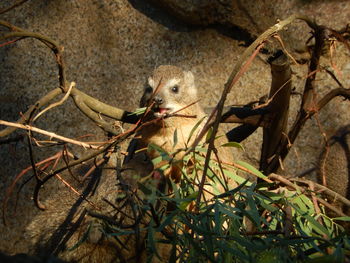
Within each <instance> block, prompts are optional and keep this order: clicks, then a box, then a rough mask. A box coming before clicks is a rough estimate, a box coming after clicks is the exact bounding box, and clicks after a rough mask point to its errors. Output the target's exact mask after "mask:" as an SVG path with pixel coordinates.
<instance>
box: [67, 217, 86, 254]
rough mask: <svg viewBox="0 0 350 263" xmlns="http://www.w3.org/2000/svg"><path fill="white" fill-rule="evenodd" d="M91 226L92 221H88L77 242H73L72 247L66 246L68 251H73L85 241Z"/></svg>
mask: <svg viewBox="0 0 350 263" xmlns="http://www.w3.org/2000/svg"><path fill="white" fill-rule="evenodd" d="M91 227H92V223H91V222H90V224H89V226H88V228H87V230H86V231H85V232H84V234H83V236H82V237H81V239H80V240H78V242H77V243H75V244H74V245H73V246H72V247H70V248H67V250H68V251H73V250H74V249H76V248H77V247H79V246H80V245H81V244H82V243H83V242H84V241H86V240H87V239H88V237H89V234H90V230H91Z"/></svg>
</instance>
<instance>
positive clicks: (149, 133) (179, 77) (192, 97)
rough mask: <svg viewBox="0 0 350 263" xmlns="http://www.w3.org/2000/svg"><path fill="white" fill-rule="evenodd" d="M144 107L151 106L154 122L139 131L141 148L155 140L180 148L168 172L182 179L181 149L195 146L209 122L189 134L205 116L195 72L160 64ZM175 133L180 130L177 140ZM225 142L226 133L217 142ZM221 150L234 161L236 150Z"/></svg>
mask: <svg viewBox="0 0 350 263" xmlns="http://www.w3.org/2000/svg"><path fill="white" fill-rule="evenodd" d="M140 107H150V109H151V112H150V113H151V114H150V115H151V118H150V119H151V120H150V121H152V122H150V123H149V124H148V125H145V126H144V127H142V128H141V129H140V131H139V132H138V134H137V135H136V137H137V138H138V146H137V147H138V149H140V148H146V147H147V146H148V145H149V144H150V143H151V144H153V145H157V146H158V147H161V148H162V149H163V150H164V151H165V152H167V153H174V152H176V155H175V156H174V159H175V161H174V162H173V163H172V165H171V167H170V170H168V171H166V172H165V173H166V174H165V175H166V176H170V177H171V178H172V179H173V180H174V181H175V182H178V181H179V179H180V177H181V171H180V170H179V169H181V167H182V162H181V158H182V157H183V154H184V151H178V150H179V149H186V148H188V147H189V146H191V144H192V142H193V141H194V139H195V137H196V135H197V133H198V132H199V131H200V130H201V128H202V126H203V124H204V122H205V120H204V121H202V123H201V125H199V127H198V128H197V130H196V131H195V132H194V133H193V134H192V137H191V138H189V136H190V134H191V131H192V130H193V128H194V126H195V125H197V124H198V123H199V122H200V120H202V119H203V118H204V117H205V113H204V111H203V109H202V108H201V106H200V105H199V104H198V95H197V88H196V86H195V83H194V76H193V74H192V72H190V71H183V70H182V69H180V68H178V67H176V66H171V65H163V66H159V67H158V68H156V69H155V70H154V72H153V74H152V75H151V76H150V77H149V78H148V85H147V86H146V88H145V90H144V94H143V96H142V98H141V101H140ZM148 116H149V115H148ZM147 120H148V119H147ZM174 134H176V137H177V139H176V140H175V139H174ZM175 141H176V143H175ZM225 142H226V138H225V136H223V137H221V138H220V139H219V140H217V142H216V143H217V146H218V145H219V144H223V143H225ZM218 152H219V158H220V160H221V161H224V162H232V153H231V152H230V150H229V149H227V148H225V147H221V148H219V151H218ZM148 156H149V158H150V159H153V158H155V157H157V156H159V152H157V151H156V150H151V151H149V152H148ZM176 160H177V161H176ZM161 165H162V164H160V165H159V166H161ZM154 168H155V169H157V168H159V167H154Z"/></svg>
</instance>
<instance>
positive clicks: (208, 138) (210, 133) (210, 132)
mask: <svg viewBox="0 0 350 263" xmlns="http://www.w3.org/2000/svg"><path fill="white" fill-rule="evenodd" d="M212 134H213V127H210V128H209V130H208V132H207V136H206V138H205V142H206V143H208V142H209V140H210V138H211V135H212Z"/></svg>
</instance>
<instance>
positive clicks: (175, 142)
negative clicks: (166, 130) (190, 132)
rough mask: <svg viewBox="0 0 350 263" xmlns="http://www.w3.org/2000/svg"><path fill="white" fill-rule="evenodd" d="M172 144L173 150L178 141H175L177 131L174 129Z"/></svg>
mask: <svg viewBox="0 0 350 263" xmlns="http://www.w3.org/2000/svg"><path fill="white" fill-rule="evenodd" d="M173 141H174V144H173V148H175V146H176V144H177V142H178V139H177V129H175V131H174V140H173Z"/></svg>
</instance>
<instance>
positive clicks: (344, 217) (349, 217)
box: [333, 216, 350, 222]
mask: <svg viewBox="0 0 350 263" xmlns="http://www.w3.org/2000/svg"><path fill="white" fill-rule="evenodd" d="M333 220H341V221H347V222H350V216H340V217H335V218H333Z"/></svg>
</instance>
